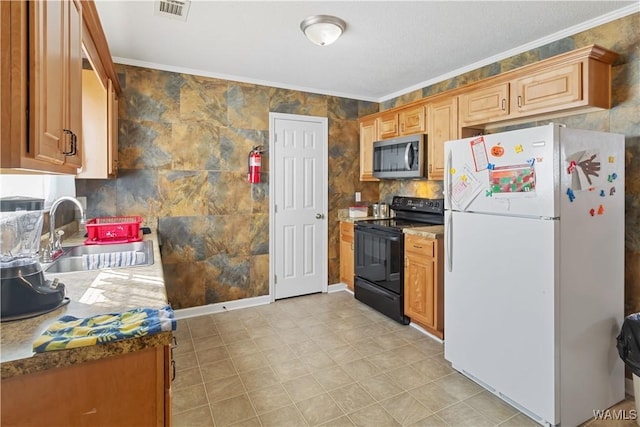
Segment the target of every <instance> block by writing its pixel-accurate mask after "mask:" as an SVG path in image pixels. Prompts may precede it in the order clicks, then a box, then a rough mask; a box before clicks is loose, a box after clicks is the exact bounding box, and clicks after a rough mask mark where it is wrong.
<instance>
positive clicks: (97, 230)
mask: <svg viewBox="0 0 640 427" xmlns="http://www.w3.org/2000/svg"><path fill="white" fill-rule="evenodd" d="M141 223H142V217H140V216H113V217H104V218H93V219H90V220H89V221H87V240H85V241H84V243H85V244H86V245H107V244H111V243H128V242H139V241H140V240H142V231H141V230H140V224H141Z"/></svg>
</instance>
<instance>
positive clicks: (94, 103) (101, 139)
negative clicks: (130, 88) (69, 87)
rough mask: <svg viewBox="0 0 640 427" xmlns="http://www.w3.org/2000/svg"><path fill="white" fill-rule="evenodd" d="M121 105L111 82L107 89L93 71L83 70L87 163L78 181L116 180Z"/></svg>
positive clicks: (83, 114)
mask: <svg viewBox="0 0 640 427" xmlns="http://www.w3.org/2000/svg"><path fill="white" fill-rule="evenodd" d="M117 102H118V98H117V96H116V94H115V91H114V88H113V85H112V84H111V79H107V88H105V87H103V86H102V82H101V80H100V78H99V76H98V75H97V74H96V73H95V72H94V71H93V70H90V69H85V70H82V117H83V118H82V120H83V134H84V143H83V147H84V161H83V167H82V169H79V170H78V175H77V177H78V178H83V179H92V178H93V179H107V178H113V177H115V176H116V172H117V159H118V117H117V114H118V111H117Z"/></svg>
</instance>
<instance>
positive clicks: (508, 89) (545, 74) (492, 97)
mask: <svg viewBox="0 0 640 427" xmlns="http://www.w3.org/2000/svg"><path fill="white" fill-rule="evenodd" d="M617 56H618V55H617V54H615V53H614V52H611V51H608V50H606V49H603V48H601V47H599V46H595V45H594V46H587V47H585V48H581V49H576V50H575V51H571V52H567V53H565V54H562V55H558V56H557V57H553V58H549V59H547V60H545V61H540V62H538V63H535V64H532V65H529V66H526V67H522V68H521V69H516V70H512V71H510V72H508V73H504V74H502V75H499V76H496V77H495V78H492V79H487V81H483V82H478V83H477V84H473V85H471V86H470V87H468V88H463V89H461V92H460V95H459V99H460V125H461V126H462V127H467V126H474V125H479V126H480V127H483V126H486V125H491V124H493V123H501V125H507V124H518V123H523V122H526V121H528V120H531V119H533V118H534V117H535V118H537V119H546V118H553V117H559V116H563V115H568V114H573V113H578V112H589V111H595V110H600V109H604V108H610V107H611V64H612V63H613V61H614V60H615V59H616V57H617ZM491 82H495V83H494V84H491Z"/></svg>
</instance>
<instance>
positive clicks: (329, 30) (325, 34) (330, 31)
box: [300, 15, 347, 46]
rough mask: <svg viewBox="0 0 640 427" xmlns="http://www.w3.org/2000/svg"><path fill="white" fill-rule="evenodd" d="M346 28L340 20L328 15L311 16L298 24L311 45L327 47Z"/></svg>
mask: <svg viewBox="0 0 640 427" xmlns="http://www.w3.org/2000/svg"><path fill="white" fill-rule="evenodd" d="M345 28H347V24H346V23H345V22H344V21H343V20H342V19H340V18H336V17H335V16H329V15H313V16H309V17H308V18H306V19H305V20H304V21H302V22H301V23H300V29H301V30H302V32H303V33H304V35H305V36H307V38H308V39H309V40H311V42H312V43H315V44H317V45H320V46H327V45H330V44H331V43H333V42H335V41H336V40H338V37H340V35H341V34H342V33H343V32H344V30H345Z"/></svg>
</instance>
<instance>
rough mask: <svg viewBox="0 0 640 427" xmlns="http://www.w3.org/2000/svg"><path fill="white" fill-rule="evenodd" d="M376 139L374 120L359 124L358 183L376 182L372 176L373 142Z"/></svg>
mask: <svg viewBox="0 0 640 427" xmlns="http://www.w3.org/2000/svg"><path fill="white" fill-rule="evenodd" d="M377 137H378V132H377V122H376V119H375V118H372V119H368V120H363V121H361V122H360V181H378V178H376V177H375V176H373V142H374V141H375V140H376V139H377Z"/></svg>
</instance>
